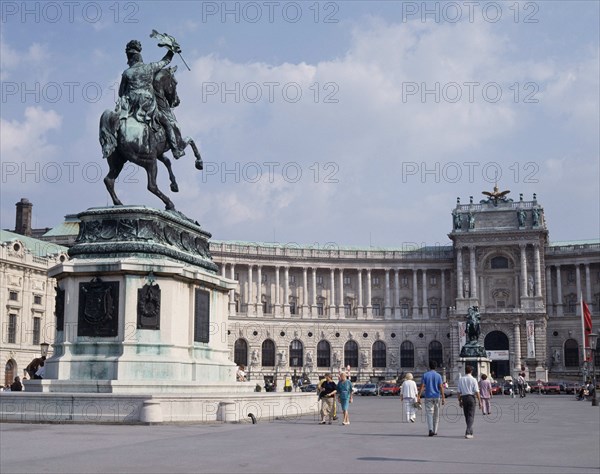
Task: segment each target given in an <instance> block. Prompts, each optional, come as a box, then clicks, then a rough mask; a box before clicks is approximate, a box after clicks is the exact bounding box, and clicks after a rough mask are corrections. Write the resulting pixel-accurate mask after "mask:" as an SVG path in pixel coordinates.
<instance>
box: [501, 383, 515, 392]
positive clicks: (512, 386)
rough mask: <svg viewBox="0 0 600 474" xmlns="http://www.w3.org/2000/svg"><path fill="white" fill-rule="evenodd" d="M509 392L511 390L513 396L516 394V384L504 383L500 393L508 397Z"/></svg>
mask: <svg viewBox="0 0 600 474" xmlns="http://www.w3.org/2000/svg"><path fill="white" fill-rule="evenodd" d="M511 390H512V392H513V393H515V394H516V393H517V392H516V390H517V386H516V384H512V383H510V382H506V383H505V384H504V387H502V393H503V394H504V395H510V392H511Z"/></svg>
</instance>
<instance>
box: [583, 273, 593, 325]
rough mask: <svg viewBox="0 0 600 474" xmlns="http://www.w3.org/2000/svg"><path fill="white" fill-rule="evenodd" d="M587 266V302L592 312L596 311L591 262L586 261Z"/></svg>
mask: <svg viewBox="0 0 600 474" xmlns="http://www.w3.org/2000/svg"><path fill="white" fill-rule="evenodd" d="M584 267H585V302H586V303H587V305H588V307H589V308H590V313H592V314H593V313H594V304H593V301H592V281H591V279H590V264H589V263H584Z"/></svg>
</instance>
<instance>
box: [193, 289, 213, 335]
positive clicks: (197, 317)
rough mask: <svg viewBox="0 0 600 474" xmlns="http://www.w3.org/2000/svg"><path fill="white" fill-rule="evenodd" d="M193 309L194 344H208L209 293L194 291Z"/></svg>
mask: <svg viewBox="0 0 600 474" xmlns="http://www.w3.org/2000/svg"><path fill="white" fill-rule="evenodd" d="M194 306H195V308H194V310H195V311H194V342H208V340H209V337H208V333H209V328H210V293H209V292H208V291H206V290H200V289H197V290H196V301H195V305H194Z"/></svg>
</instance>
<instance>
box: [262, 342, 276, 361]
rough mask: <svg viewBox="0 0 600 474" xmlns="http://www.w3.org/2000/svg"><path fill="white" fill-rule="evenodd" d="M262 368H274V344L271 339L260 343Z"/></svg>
mask: <svg viewBox="0 0 600 474" xmlns="http://www.w3.org/2000/svg"><path fill="white" fill-rule="evenodd" d="M261 355H262V366H263V367H275V343H274V342H273V341H272V340H271V339H266V340H265V341H264V342H263V343H262V354H261Z"/></svg>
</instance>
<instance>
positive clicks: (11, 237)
mask: <svg viewBox="0 0 600 474" xmlns="http://www.w3.org/2000/svg"><path fill="white" fill-rule="evenodd" d="M15 240H19V241H21V242H23V245H25V248H27V250H29V251H30V252H31V253H32V254H33V255H35V256H36V257H48V256H50V255H55V254H57V253H61V252H66V251H67V250H68V249H67V247H63V246H62V245H56V244H53V243H51V242H44V241H43V240H39V239H34V238H32V237H27V236H25V235H21V234H15V233H14V232H10V231H8V230H0V242H14V241H15Z"/></svg>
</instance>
